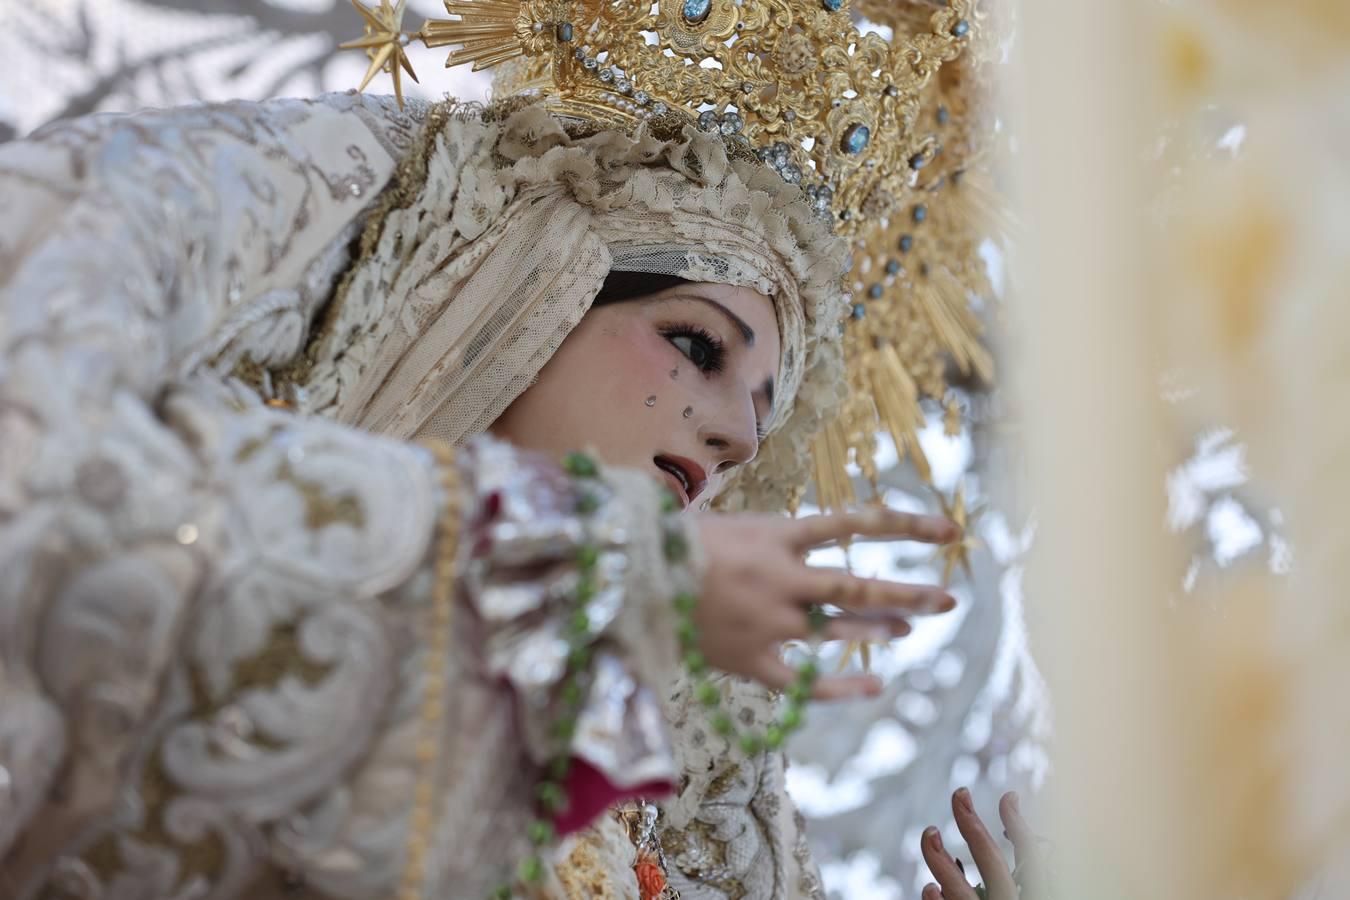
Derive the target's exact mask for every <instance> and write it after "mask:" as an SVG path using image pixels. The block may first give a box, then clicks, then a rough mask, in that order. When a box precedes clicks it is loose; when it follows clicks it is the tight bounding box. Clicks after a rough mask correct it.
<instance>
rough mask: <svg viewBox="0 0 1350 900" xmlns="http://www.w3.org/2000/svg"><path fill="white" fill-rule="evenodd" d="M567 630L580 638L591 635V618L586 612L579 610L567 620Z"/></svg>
mask: <svg viewBox="0 0 1350 900" xmlns="http://www.w3.org/2000/svg"><path fill="white" fill-rule="evenodd" d="M567 629H568V630H569V631H571V632H572V634H573V635H576V636H578V637H586V636H587V635H589V634H590V632H591V617H590V616H588V615H586V610H584V609H579V610H577V611H576V612H574V613H572V615H571V616H569V617H568V619H567Z"/></svg>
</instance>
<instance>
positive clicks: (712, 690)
mask: <svg viewBox="0 0 1350 900" xmlns="http://www.w3.org/2000/svg"><path fill="white" fill-rule="evenodd" d="M696 693H697V694H698V702H699V703H702V704H703V705H704V706H716V705H717V704H718V703H721V702H722V692H721V691H719V690H718V689H717V685H715V684H712V683H711V682H708V681H704V682H702V683H701V684H699V686H698V688H697V689H696Z"/></svg>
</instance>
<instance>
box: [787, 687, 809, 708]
mask: <svg viewBox="0 0 1350 900" xmlns="http://www.w3.org/2000/svg"><path fill="white" fill-rule="evenodd" d="M787 695H788V700H790V701H792V702H793V703H796V704H797V705H798V706H800V705H801V704H802V703H805V702H806V699H807V698H808V697H810V696H811V689H810V688H809V687H807V686H806V685H804V684H802V683H801V682H800V681H797V682H793V683H792V684H790V685H788V689H787Z"/></svg>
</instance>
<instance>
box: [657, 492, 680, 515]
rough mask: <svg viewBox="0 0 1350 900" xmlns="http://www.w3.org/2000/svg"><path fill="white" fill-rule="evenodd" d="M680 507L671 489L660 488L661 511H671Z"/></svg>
mask: <svg viewBox="0 0 1350 900" xmlns="http://www.w3.org/2000/svg"><path fill="white" fill-rule="evenodd" d="M679 508H680V501H679V498H677V497H676V496H675V495H674V494H673V493H672V492H671V491H668V490H666V489H665V488H662V490H661V512H663V513H673V512H675V511H676V510H678V509H679Z"/></svg>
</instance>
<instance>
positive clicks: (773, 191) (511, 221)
mask: <svg viewBox="0 0 1350 900" xmlns="http://www.w3.org/2000/svg"><path fill="white" fill-rule="evenodd" d="M846 250H847V248H846V244H845V242H844V241H843V240H841V239H839V238H837V237H835V236H834V235H833V233H832V230H831V228H830V225H829V222H828V220H826V219H822V218H821V217H820V215H819V214H818V213H816V212H815V211H814V210H813V209H812V207H811V205H810V204H809V203H808V202H807V201H806V200H805V199H804V198H803V196H802V194H801V191H800V190H799V189H798V188H796V187H794V186H792V185H789V184H788V183H786V182H785V181H783V179H782V178H781V177H780V176H779V175H777V174H776V173H774V172H772V171H771V170H770V169H768V168H767V167H765V166H764V165H763V164H762V163H761V162H759V161H758V160H757V159H756V158H755V156H754V155H753V153H751V152H750V151H749V150H748V149H745V148H744V147H741V146H739V145H738V144H737V143H736V142H735V141H734V140H727V139H724V138H722V137H720V136H716V135H710V134H706V133H702V132H699V131H697V130H695V129H692V128H688V127H686V126H684V125H683V124H681V123H677V122H674V121H672V122H670V123H664V122H662V121H659V120H657V121H649V122H644V123H643V124H641V125H639V126H638V127H637V128H636V130H635V131H633V132H632V133H626V132H624V131H620V130H617V129H616V130H604V129H601V128H600V127H599V126H597V125H596V124H594V123H591V122H583V121H580V120H575V119H568V118H566V117H563V116H560V115H558V114H555V113H553V112H551V111H549V110H548V109H547V108H546V106H545V105H544V104H543V103H539V102H534V103H528V102H527V103H521V102H520V101H515V102H512V103H508V104H503V105H498V106H490V107H488V108H486V109H482V108H478V107H460V108H454V107H451V106H448V105H442V106H437V107H434V108H433V109H432V110H431V111H430V112H429V114H428V119H427V129H426V132H425V134H424V136H423V140H422V143H421V146H420V147H419V148H418V149H416V150H415V151H414V153H413V154H412V156H411V157H410V158H409V160H407V161H406V162H405V164H404V166H403V167H402V169H401V170H400V173H399V176H398V180H397V182H396V184H395V185H394V186H393V187H392V188H391V189H390V193H389V199H388V201H387V204H386V209H385V210H379V211H377V213H376V216H375V221H372V222H371V224H370V226H369V227H368V230H367V233H366V235H365V238H364V240H363V246H362V252H361V255H360V258H359V259H358V261H357V262H356V264H355V265H354V267H353V269H352V270H351V272H350V273H349V275H348V277H347V278H346V279H345V280H344V282H343V284H342V285H341V286H340V287H339V291H338V296H337V298H336V300H335V301H334V304H333V307H332V309H331V310H330V312H329V314H328V318H327V321H326V322H325V323H324V325H323V330H322V331H321V333H320V334H319V336H318V338H317V339H316V340H315V341H314V342H313V343H312V344H311V348H310V352H309V356H308V359H307V361H306V364H305V372H303V373H302V374H301V375H300V377H299V378H298V381H299V383H300V384H301V386H302V387H303V390H302V391H301V392H300V393H299V397H300V402H301V405H302V406H303V407H304V408H305V409H306V410H307V411H310V412H318V413H323V414H326V415H330V416H333V417H336V418H337V419H339V420H341V421H343V422H348V423H352V424H356V425H359V426H361V427H363V428H366V429H369V430H372V431H377V432H380V433H384V434H388V435H390V436H393V437H397V438H411V437H422V436H434V437H439V438H444V439H447V440H450V441H452V442H457V441H460V440H462V439H464V438H465V437H467V436H470V435H472V434H475V433H479V432H482V431H484V430H486V428H487V427H488V426H489V425H490V424H491V423H492V422H493V421H494V420H495V419H496V418H497V417H498V416H499V415H500V414H501V413H502V412H503V411H504V410H505V409H506V407H507V406H508V405H509V404H510V403H511V401H512V400H514V399H515V398H516V397H517V396H519V395H520V393H521V392H523V391H524V390H525V389H526V388H527V387H528V386H529V385H530V384H531V382H532V381H533V380H534V378H535V377H536V376H537V374H538V372H539V370H540V369H541V368H542V367H543V365H544V364H545V363H546V362H547V361H548V359H549V358H550V357H551V356H552V354H553V353H554V352H555V351H556V350H557V349H558V347H559V345H560V344H561V343H562V341H563V339H564V338H566V336H567V334H568V333H569V332H570V331H571V330H572V328H573V327H575V326H576V324H577V323H578V322H579V321H580V319H581V317H582V316H583V315H584V314H585V312H586V310H587V309H588V308H589V307H590V304H591V301H592V300H593V298H594V297H595V295H596V293H597V292H598V291H599V289H600V287H601V284H602V283H603V281H604V279H605V276H606V275H607V274H608V273H609V272H610V271H611V270H623V271H640V272H653V273H666V274H674V275H678V276H681V277H684V278H688V279H691V280H696V281H707V282H715V283H722V284H732V285H739V286H745V287H750V288H753V289H755V290H757V291H760V292H761V293H764V294H767V295H769V296H771V297H772V298H773V300H774V305H775V309H776V313H777V318H778V324H779V329H780V333H781V342H782V347H783V352H782V357H781V365H780V372H779V376H778V383H779V384H780V385H781V388H780V389H779V391H778V392H777V393H778V396H779V399H778V400H777V401H776V406H775V409H774V411H773V413H772V414H771V417H770V419H769V422H768V430H769V432H770V437H769V438H767V439H766V441H765V444H764V446H763V447H762V448H761V452H760V455H759V457H758V458H757V459H756V460H755V461H754V462H753V463H752V464H750V465H749V466H747V467H746V468H745V470H744V471H742V472H741V473H740V475H739V476H738V477H737V479H735V481H733V482H732V483H731V484H730V485H729V486H728V488H727V490H726V491H724V493H723V496H722V498H720V500H719V503H720V504H721V505H724V506H727V507H730V508H757V509H783V508H785V507H787V506H788V505H789V504H790V503H791V502H792V500H793V499H794V495H795V492H796V491H798V490H800V487H801V485H803V484H804V483H805V481H806V480H807V472H808V466H809V462H808V460H809V458H810V454H809V444H810V440H811V438H812V436H813V435H814V433H815V431H816V430H817V428H818V425H819V421H820V415H819V411H821V410H828V409H829V408H830V407H831V406H832V405H833V404H834V402H835V401H836V400H837V398H838V397H839V396H841V395H842V381H843V374H842V361H841V352H840V347H839V328H838V323H839V321H840V320H841V318H842V317H843V315H844V314H845V313H846V311H847V309H848V306H847V304H846V301H845V300H844V299H843V296H842V288H841V278H840V276H841V274H842V272H843V268H844V259H845V254H846Z"/></svg>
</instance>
